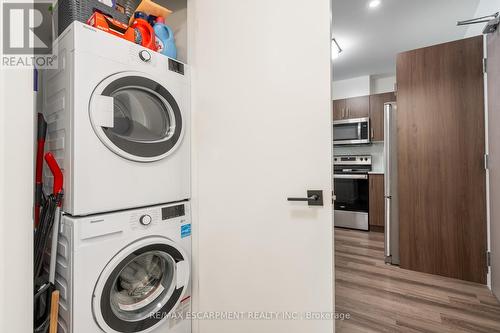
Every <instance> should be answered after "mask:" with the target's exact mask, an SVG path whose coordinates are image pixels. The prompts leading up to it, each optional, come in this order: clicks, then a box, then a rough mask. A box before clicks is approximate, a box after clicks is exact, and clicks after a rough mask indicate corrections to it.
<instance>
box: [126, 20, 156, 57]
mask: <svg viewBox="0 0 500 333" xmlns="http://www.w3.org/2000/svg"><path fill="white" fill-rule="evenodd" d="M130 28H132V29H134V31H135V43H136V44H140V45H142V46H144V47H147V48H148V49H151V50H153V51H156V40H155V31H154V30H153V27H152V26H151V25H150V24H149V22H148V15H147V14H146V13H144V12H135V14H134V20H133V22H132V24H131V25H130Z"/></svg>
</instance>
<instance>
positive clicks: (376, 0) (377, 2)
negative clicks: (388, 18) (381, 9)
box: [368, 0, 382, 8]
mask: <svg viewBox="0 0 500 333" xmlns="http://www.w3.org/2000/svg"><path fill="white" fill-rule="evenodd" d="M381 3H382V1H380V0H372V1H370V2H369V3H368V7H370V8H376V7H378V6H380V4H381Z"/></svg>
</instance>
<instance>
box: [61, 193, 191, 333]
mask: <svg viewBox="0 0 500 333" xmlns="http://www.w3.org/2000/svg"><path fill="white" fill-rule="evenodd" d="M190 260H191V224H190V209H189V203H188V202H184V203H178V204H170V205H164V206H154V207H149V208H144V209H137V210H129V211H121V212H117V213H109V214H103V215H94V216H88V217H80V218H75V217H70V216H68V215H66V216H63V218H62V222H61V228H60V233H59V247H58V258H57V269H56V286H57V288H58V289H59V290H60V309H59V332H64V333H66V332H72V333H82V332H85V333H102V332H106V333H111V332H113V333H116V332H120V333H122V332H127V333H139V332H162V333H190V332H191V321H190V319H189V312H190V311H191V284H190Z"/></svg>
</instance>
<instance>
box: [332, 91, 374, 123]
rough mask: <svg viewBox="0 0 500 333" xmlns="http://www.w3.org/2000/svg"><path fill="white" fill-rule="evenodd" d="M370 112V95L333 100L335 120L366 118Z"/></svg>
mask: <svg viewBox="0 0 500 333" xmlns="http://www.w3.org/2000/svg"><path fill="white" fill-rule="evenodd" d="M369 114H370V96H361V97H352V98H345V99H336V100H334V101H333V120H342V119H353V118H364V117H368V116H369Z"/></svg>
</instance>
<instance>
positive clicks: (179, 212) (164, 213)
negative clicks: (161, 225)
mask: <svg viewBox="0 0 500 333" xmlns="http://www.w3.org/2000/svg"><path fill="white" fill-rule="evenodd" d="M185 214H186V212H185V210H184V205H177V206H170V207H163V208H162V209H161V219H162V220H168V219H173V218H175V217H179V216H184V215H185Z"/></svg>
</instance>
